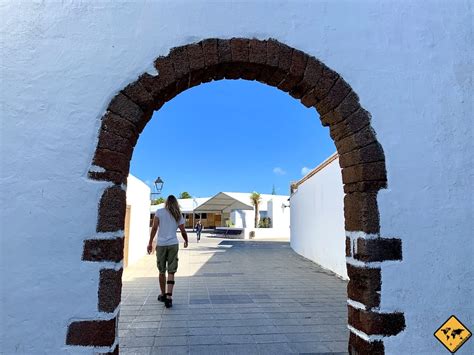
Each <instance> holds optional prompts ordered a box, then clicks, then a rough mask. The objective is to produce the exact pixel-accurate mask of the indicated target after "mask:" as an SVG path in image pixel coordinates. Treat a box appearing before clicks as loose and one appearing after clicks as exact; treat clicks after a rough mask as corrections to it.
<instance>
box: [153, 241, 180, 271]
mask: <svg viewBox="0 0 474 355" xmlns="http://www.w3.org/2000/svg"><path fill="white" fill-rule="evenodd" d="M178 250H179V244H174V245H165V246H161V245H159V246H156V266H158V271H159V272H160V274H164V273H165V272H166V271H168V273H171V274H174V273H175V272H176V270H178Z"/></svg>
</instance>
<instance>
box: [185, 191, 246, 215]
mask: <svg viewBox="0 0 474 355" xmlns="http://www.w3.org/2000/svg"><path fill="white" fill-rule="evenodd" d="M233 195H234V196H233ZM239 195H246V196H248V194H232V193H224V192H219V193H218V194H217V195H215V196H213V197H211V198H210V199H209V200H207V201H206V202H204V203H203V204H202V205H200V206H198V207H197V208H196V209H195V210H194V212H215V211H220V212H223V211H224V210H226V211H228V212H230V211H231V210H253V206H251V205H250V199H249V202H248V204H247V203H245V202H244V201H242V198H239V197H241V196H239Z"/></svg>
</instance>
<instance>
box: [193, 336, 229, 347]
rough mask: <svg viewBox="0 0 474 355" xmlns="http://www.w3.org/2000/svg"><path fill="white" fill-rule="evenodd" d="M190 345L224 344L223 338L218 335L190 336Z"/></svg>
mask: <svg viewBox="0 0 474 355" xmlns="http://www.w3.org/2000/svg"><path fill="white" fill-rule="evenodd" d="M188 344H189V345H204V344H205V345H217V344H222V341H221V337H220V336H216V335H190V336H189V337H188Z"/></svg>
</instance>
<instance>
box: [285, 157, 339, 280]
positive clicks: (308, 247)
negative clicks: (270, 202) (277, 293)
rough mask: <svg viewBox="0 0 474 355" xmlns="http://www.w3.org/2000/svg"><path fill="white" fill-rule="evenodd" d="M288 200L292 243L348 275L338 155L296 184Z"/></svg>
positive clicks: (316, 259)
mask: <svg viewBox="0 0 474 355" xmlns="http://www.w3.org/2000/svg"><path fill="white" fill-rule="evenodd" d="M290 203H291V212H292V213H291V224H290V225H291V237H290V243H291V247H292V248H293V249H294V250H295V251H296V252H297V253H298V254H301V255H303V256H304V257H305V258H308V259H310V260H312V261H314V262H316V263H318V264H319V265H321V266H322V267H323V268H325V269H328V270H331V271H333V272H335V273H336V274H338V275H339V276H341V277H342V278H344V279H347V269H346V254H345V240H346V234H345V231H344V190H343V185H342V176H341V168H340V167H339V159H336V160H333V161H332V162H331V163H330V164H329V165H327V166H326V167H324V168H323V169H322V170H320V171H318V172H317V173H316V174H315V175H313V176H312V177H310V178H309V179H308V180H306V181H305V182H303V183H302V184H301V185H299V187H298V189H297V190H296V192H295V193H294V194H293V195H292V196H291V202H290Z"/></svg>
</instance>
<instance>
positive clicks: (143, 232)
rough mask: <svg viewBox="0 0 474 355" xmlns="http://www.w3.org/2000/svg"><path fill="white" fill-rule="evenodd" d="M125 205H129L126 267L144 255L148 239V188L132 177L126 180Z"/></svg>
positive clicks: (129, 176)
mask: <svg viewBox="0 0 474 355" xmlns="http://www.w3.org/2000/svg"><path fill="white" fill-rule="evenodd" d="M127 205H130V235H129V244H128V265H132V264H133V263H135V262H137V261H138V260H139V259H140V258H141V257H143V256H144V255H146V246H147V245H148V239H149V237H150V188H149V187H148V186H147V185H146V184H145V183H144V182H143V181H141V180H139V179H137V178H136V177H135V176H133V175H128V179H127Z"/></svg>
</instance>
